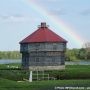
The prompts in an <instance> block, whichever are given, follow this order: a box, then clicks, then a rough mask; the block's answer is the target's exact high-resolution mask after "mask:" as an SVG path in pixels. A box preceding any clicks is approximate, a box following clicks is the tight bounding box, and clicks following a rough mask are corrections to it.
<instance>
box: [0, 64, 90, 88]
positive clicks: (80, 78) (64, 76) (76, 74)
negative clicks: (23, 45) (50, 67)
mask: <svg viewBox="0 0 90 90" xmlns="http://www.w3.org/2000/svg"><path fill="white" fill-rule="evenodd" d="M12 65H15V66H17V64H11V66H12ZM46 73H49V74H50V76H51V77H54V78H57V79H58V80H50V81H48V80H45V81H33V82H32V83H29V82H28V81H23V78H24V79H28V78H29V71H25V70H20V69H12V68H7V65H0V90H55V89H54V88H55V86H56V87H64V86H65V87H66V86H68V87H69V86H70V87H72V86H74V87H75V86H76V87H77V86H78V87H90V65H67V66H66V69H65V70H61V71H57V70H56V71H46ZM17 81H23V82H17ZM79 90H80V89H79Z"/></svg>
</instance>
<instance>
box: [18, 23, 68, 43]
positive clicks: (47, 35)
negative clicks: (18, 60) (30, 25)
mask: <svg viewBox="0 0 90 90" xmlns="http://www.w3.org/2000/svg"><path fill="white" fill-rule="evenodd" d="M37 42H67V41H66V40H65V39H63V38H62V37H60V36H59V35H57V34H56V33H54V32H53V31H51V30H50V29H49V28H48V27H47V26H46V23H41V26H40V27H39V29H38V30H36V31H35V32H33V33H32V34H31V35H29V36H28V37H26V38H25V39H24V40H22V41H21V42H20V43H37Z"/></svg>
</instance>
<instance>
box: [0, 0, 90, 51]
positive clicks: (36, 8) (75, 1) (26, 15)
mask: <svg viewBox="0 0 90 90" xmlns="http://www.w3.org/2000/svg"><path fill="white" fill-rule="evenodd" d="M52 16H54V19H53V17H52ZM55 18H58V21H57V20H56V19H55ZM52 19H53V20H52ZM54 21H55V22H54ZM62 21H63V27H64V26H65V27H66V26H67V29H70V31H67V30H66V31H65V30H63V29H62V28H60V26H61V25H60V23H62ZM40 22H47V24H48V25H49V28H51V29H52V30H53V31H54V32H56V33H57V34H58V35H60V36H62V37H63V38H64V39H66V40H67V41H68V46H67V47H68V48H81V47H82V44H83V43H84V42H89V41H90V0H0V50H2V51H6V50H19V42H20V41H21V40H22V39H23V38H25V37H26V36H27V35H29V34H31V33H32V32H33V31H35V30H36V29H37V26H38V25H39V24H40ZM52 22H53V23H52ZM59 22H60V23H59ZM56 23H57V24H58V25H57V24H56ZM59 25H60V26H59ZM56 26H57V27H56ZM58 26H59V28H58ZM68 26H69V28H68ZM61 27H62V26H61ZM66 32H68V33H70V32H73V34H74V33H76V35H75V37H74V39H72V37H73V34H72V33H70V34H72V35H70V34H68V33H66ZM81 42H82V43H81ZM78 43H79V44H78Z"/></svg>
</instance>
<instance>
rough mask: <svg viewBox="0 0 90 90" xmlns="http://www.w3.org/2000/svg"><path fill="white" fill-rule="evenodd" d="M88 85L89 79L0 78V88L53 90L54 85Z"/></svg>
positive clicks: (11, 89)
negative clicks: (27, 79) (30, 80)
mask: <svg viewBox="0 0 90 90" xmlns="http://www.w3.org/2000/svg"><path fill="white" fill-rule="evenodd" d="M71 86H74V87H77V86H78V87H89V86H90V80H55V81H52V80H51V81H34V82H32V83H30V82H25V81H24V82H16V81H11V80H7V79H2V78H1V79H0V90H54V88H55V87H71Z"/></svg>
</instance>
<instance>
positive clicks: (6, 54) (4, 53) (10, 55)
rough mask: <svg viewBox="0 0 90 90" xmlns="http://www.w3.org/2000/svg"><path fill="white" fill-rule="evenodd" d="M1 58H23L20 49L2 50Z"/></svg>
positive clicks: (0, 52)
mask: <svg viewBox="0 0 90 90" xmlns="http://www.w3.org/2000/svg"><path fill="white" fill-rule="evenodd" d="M0 59H21V54H20V52H19V51H0Z"/></svg>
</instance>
